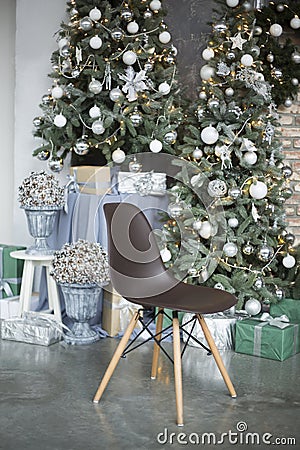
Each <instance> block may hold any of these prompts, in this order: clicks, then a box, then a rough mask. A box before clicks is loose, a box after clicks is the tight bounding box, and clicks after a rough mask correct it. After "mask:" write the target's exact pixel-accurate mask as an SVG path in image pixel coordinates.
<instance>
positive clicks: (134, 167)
mask: <svg viewBox="0 0 300 450" xmlns="http://www.w3.org/2000/svg"><path fill="white" fill-rule="evenodd" d="M128 168H129V172H132V173H138V172H141V170H142V168H143V166H142V164H141V163H140V162H139V161H138V160H137V159H136V158H134V159H133V161H130V163H129V164H128Z"/></svg>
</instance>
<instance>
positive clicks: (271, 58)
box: [267, 53, 274, 63]
mask: <svg viewBox="0 0 300 450" xmlns="http://www.w3.org/2000/svg"><path fill="white" fill-rule="evenodd" d="M267 61H268V62H270V63H272V62H273V61H274V55H273V53H268V54H267Z"/></svg>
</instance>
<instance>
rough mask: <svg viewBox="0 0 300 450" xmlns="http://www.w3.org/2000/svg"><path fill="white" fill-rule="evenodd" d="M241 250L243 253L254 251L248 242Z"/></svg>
mask: <svg viewBox="0 0 300 450" xmlns="http://www.w3.org/2000/svg"><path fill="white" fill-rule="evenodd" d="M242 251H243V253H244V255H247V256H249V255H252V253H253V252H254V247H253V245H252V244H250V243H249V242H248V243H247V244H245V245H244V247H243V248H242Z"/></svg>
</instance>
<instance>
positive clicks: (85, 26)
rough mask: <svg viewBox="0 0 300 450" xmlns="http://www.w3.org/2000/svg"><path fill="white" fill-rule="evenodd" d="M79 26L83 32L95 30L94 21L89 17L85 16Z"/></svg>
mask: <svg viewBox="0 0 300 450" xmlns="http://www.w3.org/2000/svg"><path fill="white" fill-rule="evenodd" d="M79 25H80V27H81V28H82V30H83V31H90V30H91V29H92V28H93V21H92V19H90V18H89V17H88V16H85V17H83V18H82V19H81V20H80V21H79Z"/></svg>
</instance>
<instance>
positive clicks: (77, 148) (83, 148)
mask: <svg viewBox="0 0 300 450" xmlns="http://www.w3.org/2000/svg"><path fill="white" fill-rule="evenodd" d="M89 147H90V146H89V143H88V140H87V138H86V136H82V137H81V138H79V139H77V141H76V143H75V145H74V153H76V155H79V156H84V155H86V154H87V153H88V152H89Z"/></svg>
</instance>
